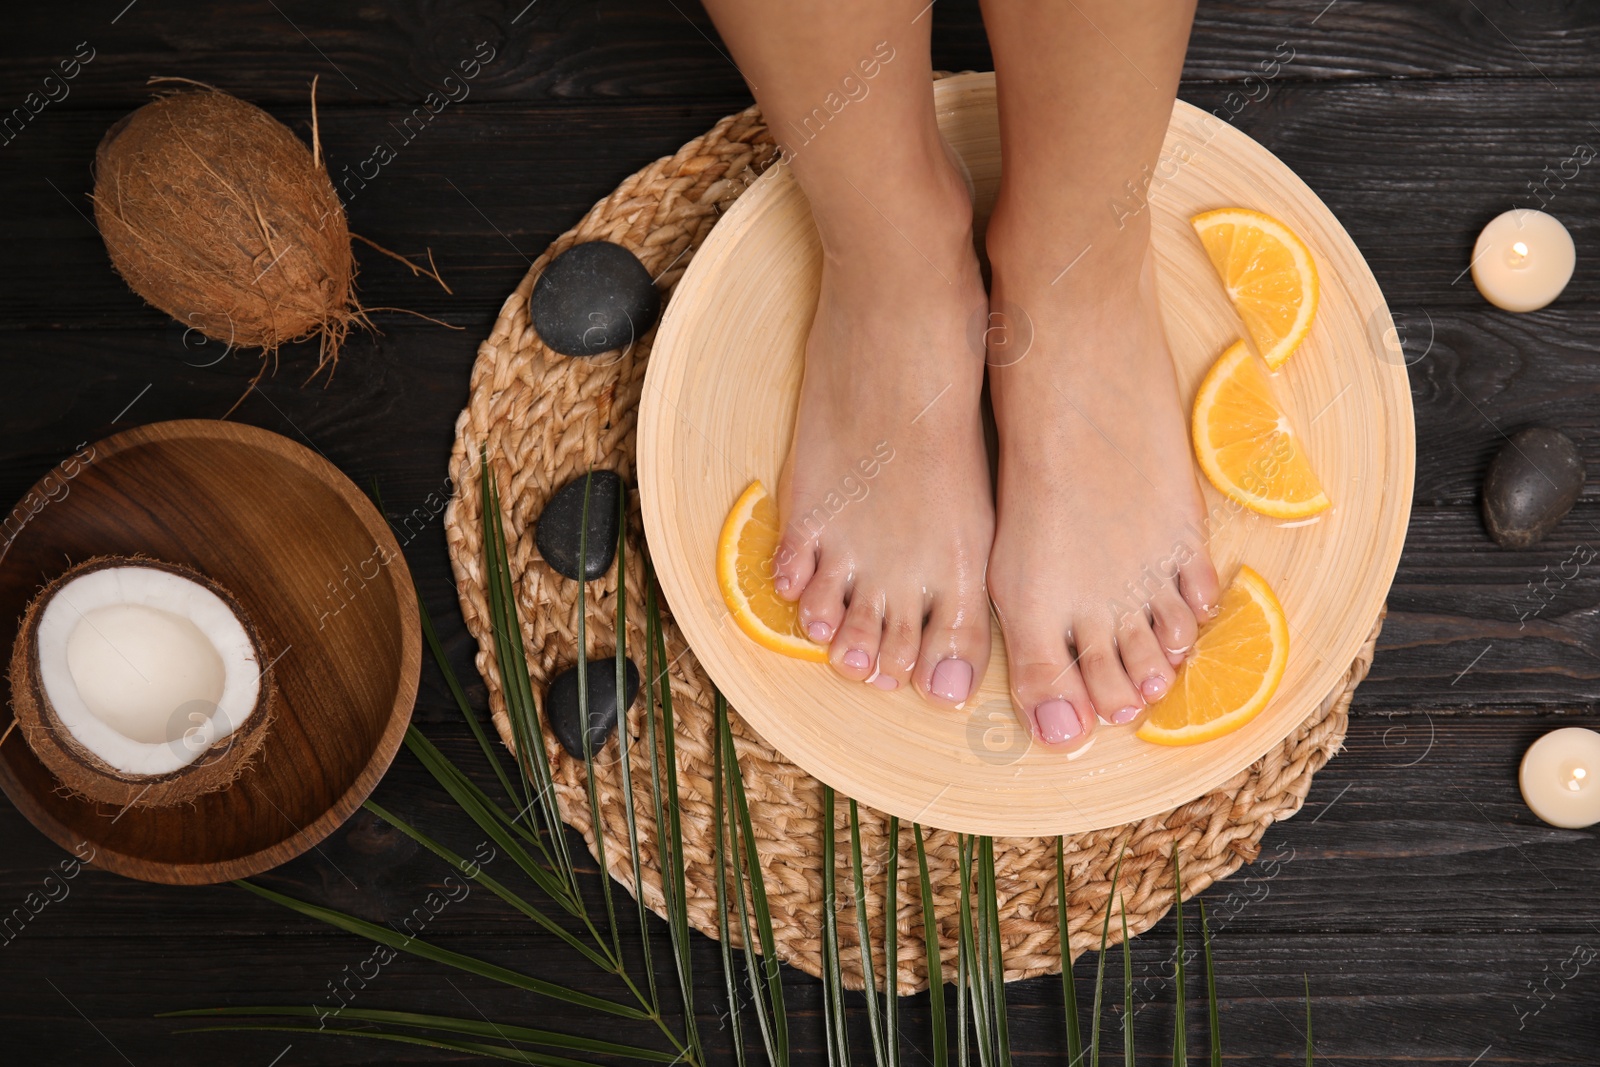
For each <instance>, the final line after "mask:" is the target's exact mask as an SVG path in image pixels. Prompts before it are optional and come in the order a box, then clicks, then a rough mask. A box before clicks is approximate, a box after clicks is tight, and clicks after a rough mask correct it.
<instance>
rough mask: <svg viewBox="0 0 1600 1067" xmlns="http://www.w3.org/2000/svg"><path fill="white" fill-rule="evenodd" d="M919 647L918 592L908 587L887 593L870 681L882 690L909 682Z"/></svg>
mask: <svg viewBox="0 0 1600 1067" xmlns="http://www.w3.org/2000/svg"><path fill="white" fill-rule="evenodd" d="M921 647H922V594H921V593H920V592H915V591H912V592H909V593H907V594H906V595H904V596H892V597H890V598H889V605H888V610H887V612H886V613H885V615H884V622H883V644H882V646H881V647H880V648H879V649H878V673H877V674H876V675H875V676H874V677H873V678H872V684H873V685H875V686H877V687H878V688H879V689H885V690H887V689H899V688H900V687H901V686H903V685H910V684H911V672H912V671H914V670H916V667H917V656H918V654H919V652H920V651H921Z"/></svg>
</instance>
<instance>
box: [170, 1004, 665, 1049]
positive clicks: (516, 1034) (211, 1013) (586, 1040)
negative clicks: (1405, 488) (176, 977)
mask: <svg viewBox="0 0 1600 1067" xmlns="http://www.w3.org/2000/svg"><path fill="white" fill-rule="evenodd" d="M217 1016H272V1017H279V1018H282V1017H294V1016H311V1017H315V1018H319V1019H320V1018H322V1017H323V1013H322V1012H320V1010H319V1009H317V1008H314V1007H303V1006H292V1007H289V1006H286V1007H246V1008H190V1009H188V1010H186V1011H169V1012H165V1013H163V1014H162V1016H160V1017H161V1018H206V1017H211V1018H215V1017H217ZM338 1019H339V1021H341V1022H343V1021H346V1020H348V1021H352V1022H367V1023H380V1024H388V1025H391V1026H407V1027H412V1028H414V1029H419V1030H439V1031H444V1032H446V1033H453V1034H465V1035H467V1036H469V1037H498V1038H499V1039H500V1040H502V1041H507V1042H512V1041H514V1042H520V1043H524V1044H529V1045H541V1046H543V1047H545V1048H558V1049H566V1050H569V1051H572V1052H589V1053H593V1054H595V1055H600V1056H626V1057H627V1058H629V1059H634V1060H643V1061H645V1062H647V1063H673V1062H675V1061H676V1060H677V1059H678V1057H677V1056H674V1055H672V1054H670V1053H666V1052H658V1051H656V1050H654V1049H648V1048H639V1047H638V1046H636V1045H622V1044H618V1043H617V1042H615V1041H602V1040H600V1039H598V1038H592V1037H575V1036H573V1035H571V1034H558V1033H556V1032H554V1031H551V1030H537V1029H533V1028H530V1027H526V1026H516V1025H514V1024H511V1023H494V1022H488V1021H486V1020H483V1019H462V1018H458V1017H456V1016H451V1015H428V1014H421V1013H418V1012H410V1011H382V1010H378V1009H373V1008H343V1009H341V1010H340V1011H339V1013H338ZM206 1029H210V1030H222V1029H249V1027H207V1028H206ZM362 1032H370V1031H362Z"/></svg>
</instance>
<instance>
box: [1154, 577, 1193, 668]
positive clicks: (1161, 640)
mask: <svg viewBox="0 0 1600 1067" xmlns="http://www.w3.org/2000/svg"><path fill="white" fill-rule="evenodd" d="M1150 615H1151V617H1152V618H1153V619H1154V621H1155V636H1156V643H1157V644H1159V645H1160V646H1161V651H1162V652H1164V653H1166V656H1167V662H1168V663H1170V664H1172V665H1173V666H1174V667H1176V666H1177V665H1178V664H1180V663H1182V662H1183V657H1184V656H1186V655H1188V653H1189V649H1190V648H1192V647H1194V637H1195V634H1196V633H1197V632H1198V631H1199V624H1198V623H1197V622H1196V621H1195V617H1194V612H1193V611H1190V610H1189V605H1188V604H1187V603H1186V602H1185V601H1184V599H1183V597H1181V596H1179V595H1178V590H1177V589H1176V588H1174V587H1172V586H1168V587H1167V588H1165V589H1163V590H1161V591H1160V592H1159V593H1157V594H1156V595H1155V596H1154V597H1153V598H1152V599H1151V601H1150Z"/></svg>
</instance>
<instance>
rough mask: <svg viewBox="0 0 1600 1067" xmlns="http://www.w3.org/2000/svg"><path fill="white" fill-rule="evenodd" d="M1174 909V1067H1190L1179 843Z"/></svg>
mask: <svg viewBox="0 0 1600 1067" xmlns="http://www.w3.org/2000/svg"><path fill="white" fill-rule="evenodd" d="M1172 907H1173V912H1174V914H1175V915H1176V916H1177V920H1178V966H1177V969H1176V970H1177V976H1176V977H1175V978H1174V979H1173V987H1174V1000H1173V1008H1172V1067H1189V1034H1188V1027H1187V1026H1186V1025H1185V1024H1186V1023H1187V1022H1188V1019H1187V1017H1186V1016H1187V1015H1188V1006H1187V1004H1185V1002H1184V993H1185V990H1184V984H1185V983H1184V978H1183V872H1182V871H1181V870H1180V869H1179V866H1178V843H1177V842H1176V841H1174V842H1173V843H1172Z"/></svg>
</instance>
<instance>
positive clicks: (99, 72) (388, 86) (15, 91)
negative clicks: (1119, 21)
mask: <svg viewBox="0 0 1600 1067" xmlns="http://www.w3.org/2000/svg"><path fill="white" fill-rule="evenodd" d="M125 6H127V7H128V10H126V11H123V8H124V7H125ZM96 7H97V11H96V13H95V14H94V15H92V16H91V15H89V14H87V13H85V14H82V15H78V16H77V17H75V18H73V19H72V20H70V21H66V22H64V20H62V19H61V17H60V14H59V12H57V11H55V10H54V9H52V8H50V7H36V8H32V9H27V10H19V11H18V12H17V13H16V14H15V15H14V16H13V18H12V21H11V22H9V23H8V30H9V32H8V33H7V35H6V38H5V40H4V41H3V42H0V57H3V59H4V62H3V63H0V104H3V105H4V107H5V108H6V109H9V108H11V107H16V106H22V105H23V103H24V100H25V98H26V94H28V93H30V92H32V93H39V94H40V96H41V98H43V96H44V94H45V93H51V94H54V95H57V96H60V95H61V94H62V93H63V91H65V93H66V94H67V95H66V96H65V97H64V98H63V99H61V101H60V104H59V105H57V104H50V105H47V107H56V106H73V107H76V106H107V105H113V104H114V105H118V106H122V105H125V104H127V103H129V102H131V101H134V100H137V99H139V98H140V97H141V96H142V95H143V92H144V89H143V86H144V82H145V79H146V78H147V77H149V76H150V75H152V74H168V75H170V74H181V75H183V76H186V77H190V78H195V79H198V80H200V81H205V82H209V83H212V84H216V85H218V86H222V87H225V88H227V89H229V90H230V91H232V92H235V93H238V94H240V95H243V96H246V97H247V98H249V99H252V100H256V101H258V102H270V103H275V104H285V105H303V103H304V101H305V97H306V88H307V86H308V85H309V83H310V81H311V79H312V77H313V76H315V75H320V76H321V91H322V93H323V100H324V101H325V102H326V103H329V104H338V103H360V104H373V103H381V102H389V101H400V100H409V101H420V100H421V99H422V98H423V97H424V96H425V95H426V94H427V93H428V92H429V91H441V92H448V93H455V94H457V95H459V94H461V93H463V92H466V93H468V94H469V98H471V99H479V100H517V101H529V100H574V99H590V100H593V99H616V98H628V99H640V98H646V97H673V96H712V97H719V96H726V95H729V94H733V93H740V92H742V91H743V82H742V79H741V78H740V76H739V73H738V71H737V70H736V68H735V67H734V65H733V63H732V61H731V60H730V59H729V58H728V56H727V50H726V48H725V47H724V46H723V45H721V43H720V42H719V41H718V40H717V34H716V31H715V28H714V27H713V26H712V24H711V21H710V19H709V18H708V17H707V16H706V14H705V12H704V10H703V9H702V8H701V7H700V5H699V4H698V3H692V2H689V0H675V3H673V4H661V3H653V2H648V0H625V2H621V3H610V4H605V5H601V6H594V5H586V4H582V3H576V2H573V0H565V2H562V0H555V2H552V0H541V2H540V3H537V4H533V5H531V6H528V7H526V8H525V9H524V7H523V5H522V4H521V3H512V4H501V3H491V2H488V0H473V2H467V3H458V4H451V5H449V6H448V7H447V8H439V9H435V10H430V11H429V13H428V15H426V16H421V15H418V14H415V13H412V12H409V11H401V10H395V9H389V8H384V7H355V6H344V5H328V4H318V3H315V2H314V0H294V2H290V0H283V2H280V3H270V4H269V3H262V2H260V0H255V2H251V3H245V4H237V5H229V6H227V7H216V8H209V9H208V8H198V9H196V8H193V7H176V6H174V7H168V6H163V5H156V4H137V5H127V4H126V0H107V2H106V3H103V4H99V5H96ZM119 12H122V13H121V17H120V18H117V20H116V21H115V22H114V23H113V21H112V18H113V16H116V15H117V14H118V13H119ZM931 17H932V19H933V26H934V64H935V66H937V67H939V68H941V69H946V70H973V69H976V70H988V69H990V68H991V67H992V65H993V62H992V59H991V57H990V55H989V50H988V46H987V44H986V41H985V38H984V34H983V28H982V20H981V18H980V17H979V12H978V4H977V2H976V0H942V2H941V3H939V4H938V5H937V7H936V8H935V10H934V11H933V12H931ZM80 42H87V44H88V48H87V49H84V50H83V51H82V54H83V55H89V54H91V53H90V51H89V50H90V49H92V50H93V56H94V58H93V59H92V61H91V62H90V63H89V64H88V66H87V67H83V68H82V69H81V70H79V72H78V75H77V77H76V78H74V79H72V80H71V81H70V82H69V83H67V84H66V85H65V86H64V87H63V86H62V84H61V83H60V82H59V81H57V82H56V83H53V84H50V85H46V83H45V82H44V79H45V78H46V77H47V76H50V75H51V74H52V72H55V74H56V75H57V77H58V78H59V74H60V70H59V64H60V62H61V61H62V60H64V59H69V58H70V57H72V56H73V55H74V54H75V53H77V52H78V51H79V48H78V46H79V43H80ZM484 42H487V44H488V46H489V48H490V49H492V50H493V53H494V58H493V59H492V60H490V61H489V62H488V64H487V66H485V67H482V68H481V69H478V71H477V74H476V76H475V77H474V78H473V79H472V80H471V82H470V83H462V82H460V81H459V80H458V81H457V82H454V83H446V82H445V81H444V79H445V78H446V77H449V76H455V77H456V78H458V79H459V77H460V75H461V74H462V73H463V71H462V68H461V64H462V63H463V62H464V61H468V62H470V60H471V58H472V57H474V56H476V55H488V54H489V53H488V52H480V50H479V46H480V44H482V43H484ZM1597 46H1600V20H1597V19H1596V18H1595V15H1594V13H1593V12H1592V11H1590V10H1588V9H1586V8H1584V7H1583V6H1582V5H1561V4H1552V3H1541V4H1536V5H1528V4H1519V3H1514V2H1513V0H1480V2H1477V3H1474V4H1471V5H1466V6H1463V5H1461V4H1459V3H1455V2H1452V0H1428V2H1424V3H1405V2H1400V0H1388V2H1383V3H1370V4H1368V3H1364V4H1359V5H1358V4H1351V3H1348V2H1341V0H1334V2H1333V3H1328V4H1326V5H1325V6H1324V4H1323V3H1310V2H1295V0H1270V2H1265V3H1253V4H1249V5H1236V4H1221V3H1207V4H1203V5H1201V7H1200V10H1199V12H1198V14H1197V17H1196V20H1195V28H1194V34H1193V36H1192V38H1191V41H1190V47H1189V57H1188V62H1187V65H1186V67H1185V75H1186V77H1188V78H1191V79H1195V80H1216V81H1229V82H1240V81H1242V80H1243V79H1245V78H1247V77H1249V76H1251V75H1252V74H1256V75H1258V74H1259V73H1260V70H1261V68H1260V62H1261V61H1262V60H1265V59H1271V58H1272V57H1274V56H1275V55H1276V56H1278V57H1279V58H1281V57H1282V55H1284V54H1288V53H1287V52H1284V51H1280V48H1287V49H1293V55H1294V59H1293V61H1292V63H1291V64H1290V68H1289V73H1288V76H1289V77H1292V78H1296V79H1315V80H1330V79H1349V78H1374V77H1377V78H1396V77H1435V76H1443V77H1482V76H1485V75H1489V76H1494V77H1498V78H1505V77H1511V78H1546V77H1547V78H1549V79H1551V80H1559V79H1562V78H1566V77H1571V76H1574V75H1579V76H1584V75H1587V76H1592V75H1594V74H1595V73H1596V71H1597V63H1596V56H1597V55H1600V47H1597ZM68 69H69V70H70V69H71V68H70V67H69V68H68ZM467 69H469V70H470V69H473V68H471V67H470V66H469V67H468V68H467Z"/></svg>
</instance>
